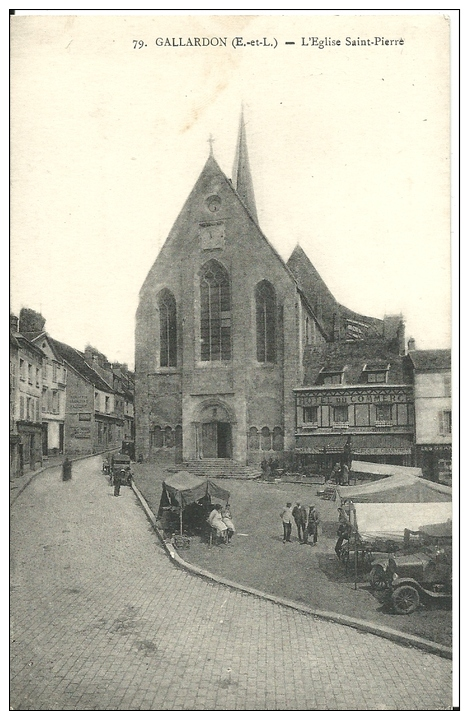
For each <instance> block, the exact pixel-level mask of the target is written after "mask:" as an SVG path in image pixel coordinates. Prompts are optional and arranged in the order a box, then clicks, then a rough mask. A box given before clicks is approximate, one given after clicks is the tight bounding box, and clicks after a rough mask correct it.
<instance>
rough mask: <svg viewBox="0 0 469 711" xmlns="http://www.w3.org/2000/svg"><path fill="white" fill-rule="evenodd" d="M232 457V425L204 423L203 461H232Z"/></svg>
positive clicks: (227, 423) (226, 423)
mask: <svg viewBox="0 0 469 711" xmlns="http://www.w3.org/2000/svg"><path fill="white" fill-rule="evenodd" d="M231 456H232V454H231V424H230V423H229V422H203V423H202V457H203V459H231Z"/></svg>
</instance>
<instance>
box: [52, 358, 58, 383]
mask: <svg viewBox="0 0 469 711" xmlns="http://www.w3.org/2000/svg"><path fill="white" fill-rule="evenodd" d="M52 382H53V383H56V382H57V363H56V361H55V360H53V361H52Z"/></svg>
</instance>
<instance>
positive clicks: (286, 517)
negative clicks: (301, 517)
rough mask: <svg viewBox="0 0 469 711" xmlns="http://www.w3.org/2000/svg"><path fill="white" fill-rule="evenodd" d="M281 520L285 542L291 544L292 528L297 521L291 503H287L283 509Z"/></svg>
mask: <svg viewBox="0 0 469 711" xmlns="http://www.w3.org/2000/svg"><path fill="white" fill-rule="evenodd" d="M280 518H281V519H282V524H283V542H284V543H291V527H292V523H293V521H294V520H295V519H294V518H293V512H292V508H291V503H290V502H287V505H286V506H284V507H283V509H282V513H281V514H280Z"/></svg>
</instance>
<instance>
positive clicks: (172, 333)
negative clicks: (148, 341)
mask: <svg viewBox="0 0 469 711" xmlns="http://www.w3.org/2000/svg"><path fill="white" fill-rule="evenodd" d="M158 306H159V310H160V367H161V368H168V367H170V368H171V367H172V368H175V367H176V365H177V332H176V300H175V298H174V296H173V295H172V293H171V292H170V291H169V290H168V289H163V291H162V292H161V294H160V297H159V299H158Z"/></svg>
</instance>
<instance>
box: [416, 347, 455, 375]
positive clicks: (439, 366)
mask: <svg viewBox="0 0 469 711" xmlns="http://www.w3.org/2000/svg"><path fill="white" fill-rule="evenodd" d="M409 358H410V360H411V361H412V364H413V366H414V368H415V370H451V349H449V348H448V349H440V350H430V351H409Z"/></svg>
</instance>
